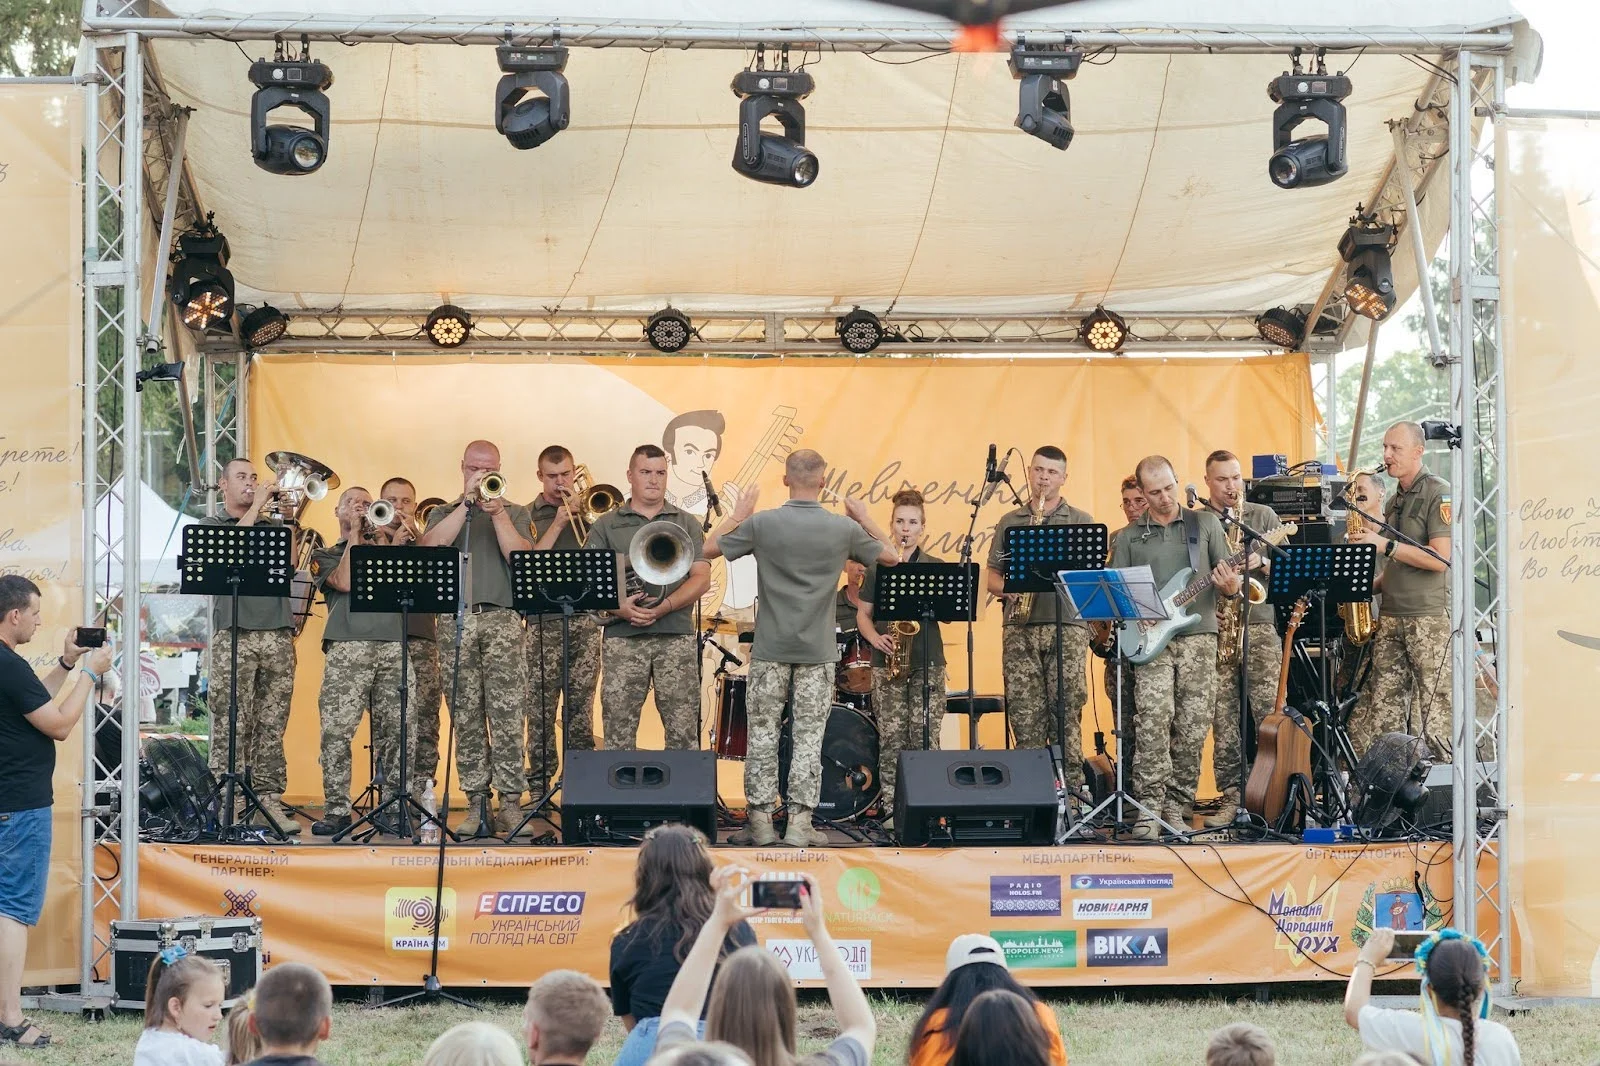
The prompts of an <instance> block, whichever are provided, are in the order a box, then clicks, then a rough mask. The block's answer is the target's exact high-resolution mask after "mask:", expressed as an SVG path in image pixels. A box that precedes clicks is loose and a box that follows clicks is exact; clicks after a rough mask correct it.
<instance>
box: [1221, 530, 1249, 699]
mask: <svg viewBox="0 0 1600 1066" xmlns="http://www.w3.org/2000/svg"><path fill="white" fill-rule="evenodd" d="M1227 540H1228V554H1229V555H1230V556H1231V555H1236V554H1238V552H1239V549H1240V548H1241V547H1242V546H1243V544H1244V533H1243V531H1241V530H1240V529H1239V527H1238V526H1236V525H1229V526H1228V533H1227ZM1240 599H1241V597H1239V596H1228V597H1226V598H1225V599H1223V601H1222V602H1221V603H1219V604H1217V666H1218V667H1221V668H1226V667H1229V666H1232V665H1233V664H1234V663H1236V662H1238V661H1239V654H1240V652H1241V651H1242V650H1243V646H1244V608H1243V606H1242V605H1241V604H1240V603H1239V600H1240Z"/></svg>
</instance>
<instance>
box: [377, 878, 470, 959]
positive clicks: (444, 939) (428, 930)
mask: <svg viewBox="0 0 1600 1066" xmlns="http://www.w3.org/2000/svg"><path fill="white" fill-rule="evenodd" d="M435 898H436V897H435V896H434V891H433V889H431V888H391V889H389V891H387V892H385V893H384V894H383V934H384V939H385V940H386V941H387V942H388V945H389V950H390V951H431V950H433V923H434V917H435V915H434V907H435V903H434V901H435ZM439 898H442V900H443V904H444V905H443V907H441V908H439V913H438V921H439V950H440V951H447V950H449V948H450V938H451V937H452V936H454V935H455V932H456V890H455V889H453V888H447V889H445V890H444V895H443V896H442V897H439Z"/></svg>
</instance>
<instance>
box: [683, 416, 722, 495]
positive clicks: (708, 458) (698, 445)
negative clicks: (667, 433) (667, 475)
mask: <svg viewBox="0 0 1600 1066" xmlns="http://www.w3.org/2000/svg"><path fill="white" fill-rule="evenodd" d="M719 448H720V444H719V442H718V440H717V434H716V433H715V432H714V431H712V430H709V429H706V428H705V427H703V426H679V427H678V428H677V429H676V430H674V431H673V434H672V452H671V455H672V474H673V477H674V478H676V479H677V480H678V481H681V482H684V483H685V484H691V485H699V484H700V475H701V474H702V473H703V474H706V475H710V473H711V468H712V467H713V466H715V465H716V462H717V455H718V449H719Z"/></svg>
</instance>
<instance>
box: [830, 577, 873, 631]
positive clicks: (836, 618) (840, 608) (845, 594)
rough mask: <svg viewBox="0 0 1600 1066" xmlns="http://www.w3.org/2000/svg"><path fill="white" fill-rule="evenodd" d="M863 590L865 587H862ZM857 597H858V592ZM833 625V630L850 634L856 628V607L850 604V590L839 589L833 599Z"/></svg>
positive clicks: (845, 588) (847, 588) (846, 588)
mask: <svg viewBox="0 0 1600 1066" xmlns="http://www.w3.org/2000/svg"><path fill="white" fill-rule="evenodd" d="M862 588H863V589H864V588H865V586H862ZM857 595H860V593H859V592H858V593H857ZM833 625H834V628H835V629H842V630H844V631H845V632H850V631H851V630H853V629H856V628H857V624H856V605H855V604H853V603H851V602H850V590H849V587H848V586H846V587H844V588H841V589H840V590H839V591H838V593H837V594H835V595H834V597H833Z"/></svg>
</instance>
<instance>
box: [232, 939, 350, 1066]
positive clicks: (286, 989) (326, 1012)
mask: <svg viewBox="0 0 1600 1066" xmlns="http://www.w3.org/2000/svg"><path fill="white" fill-rule="evenodd" d="M332 1028H333V989H332V988H330V987H328V980H327V978H325V977H323V976H322V974H320V973H318V972H317V971H316V970H314V969H312V968H311V967H310V966H306V965H304V964H302V963H298V962H286V963H284V964H282V965H281V966H274V967H273V968H272V969H270V970H268V971H267V973H266V976H265V977H263V978H261V983H260V984H258V985H256V998H255V1005H254V1006H253V1007H251V1009H250V1031H251V1032H252V1033H254V1034H256V1036H258V1037H260V1038H261V1055H260V1057H259V1058H257V1059H256V1060H255V1062H254V1066H322V1064H321V1063H319V1062H318V1061H317V1057H316V1056H317V1045H319V1044H321V1043H322V1042H323V1041H324V1040H326V1039H328V1034H329V1032H331V1031H332Z"/></svg>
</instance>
